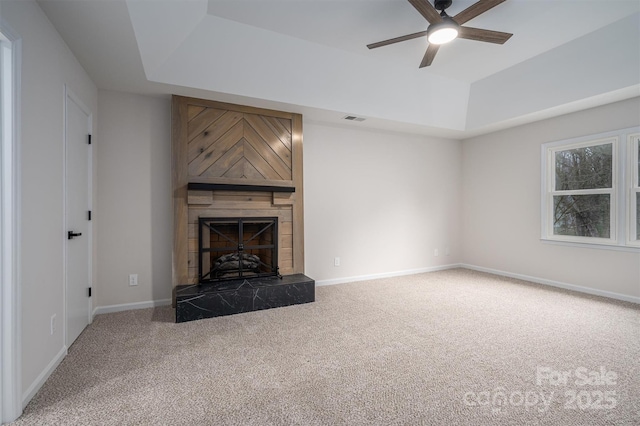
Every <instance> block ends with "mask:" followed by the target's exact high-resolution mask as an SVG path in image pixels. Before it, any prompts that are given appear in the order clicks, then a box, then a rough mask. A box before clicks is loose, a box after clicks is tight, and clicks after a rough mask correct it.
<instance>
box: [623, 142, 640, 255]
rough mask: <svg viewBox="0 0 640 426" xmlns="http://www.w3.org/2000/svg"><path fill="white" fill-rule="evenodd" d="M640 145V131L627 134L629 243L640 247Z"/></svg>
mask: <svg viewBox="0 0 640 426" xmlns="http://www.w3.org/2000/svg"><path fill="white" fill-rule="evenodd" d="M639 146H640V132H639V133H632V134H629V135H627V152H628V165H627V167H628V169H627V170H629V173H628V178H627V182H626V183H627V188H628V189H627V191H626V193H627V206H629V208H628V209H627V230H628V232H627V235H626V236H627V245H629V246H635V247H640V239H638V238H637V235H638V233H637V228H636V227H637V223H638V222H637V217H636V215H637V214H638V212H637V211H636V209H634V207H635V206H636V197H637V195H636V194H640V182H638V157H637V156H638V155H640V154H638V147H639Z"/></svg>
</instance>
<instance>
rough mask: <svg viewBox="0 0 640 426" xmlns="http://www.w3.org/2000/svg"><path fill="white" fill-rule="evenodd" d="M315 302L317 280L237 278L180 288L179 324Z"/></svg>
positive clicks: (177, 315) (298, 276) (289, 276)
mask: <svg viewBox="0 0 640 426" xmlns="http://www.w3.org/2000/svg"><path fill="white" fill-rule="evenodd" d="M313 301H315V281H314V280H313V279H311V278H309V277H307V276H306V275H303V274H294V275H285V276H283V277H282V278H278V277H275V276H271V277H259V278H247V279H235V280H229V281H221V282H217V283H207V284H202V285H197V284H194V285H181V286H178V287H177V288H176V322H186V321H193V320H198V319H203V318H213V317H219V316H223V315H232V314H240V313H243V312H252V311H259V310H262V309H270V308H279V307H282V306H290V305H298V304H301V303H310V302H313Z"/></svg>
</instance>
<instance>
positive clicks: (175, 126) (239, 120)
mask: <svg viewBox="0 0 640 426" xmlns="http://www.w3.org/2000/svg"><path fill="white" fill-rule="evenodd" d="M172 144H173V145H172V150H173V154H172V155H173V162H172V167H173V172H172V183H173V194H174V219H175V220H174V250H173V252H174V256H173V284H174V285H178V284H186V283H189V282H191V283H195V281H196V280H197V277H196V274H197V266H198V259H197V257H198V256H197V238H198V236H197V219H198V217H201V216H203V215H204V216H210V217H262V216H269V217H272V216H277V217H278V218H279V221H278V222H279V229H278V232H279V248H278V253H279V255H278V256H279V257H278V264H279V267H280V272H281V273H282V274H293V273H304V227H303V222H304V212H303V185H302V183H303V181H302V116H301V115H299V114H292V113H288V112H282V111H275V110H267V109H260V108H253V107H247V106H242V105H233V104H227V103H221V102H215V101H209V100H204V99H195V98H186V97H181V96H174V97H173V100H172ZM189 182H200V183H218V184H219V183H229V184H233V185H238V184H243V183H246V184H250V185H258V186H260V185H265V186H294V187H295V192H294V193H287V194H283V193H279V192H263V191H258V192H244V191H240V192H236V191H228V190H220V191H218V190H216V191H188V190H187V184H188V183H189Z"/></svg>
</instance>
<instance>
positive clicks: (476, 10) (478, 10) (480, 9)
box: [453, 0, 507, 25]
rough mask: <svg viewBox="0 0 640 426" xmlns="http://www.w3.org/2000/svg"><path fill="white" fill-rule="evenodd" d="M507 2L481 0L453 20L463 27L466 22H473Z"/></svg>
mask: <svg viewBox="0 0 640 426" xmlns="http://www.w3.org/2000/svg"><path fill="white" fill-rule="evenodd" d="M505 1H507V0H480V1H479V2H477V3H474V4H472V5H471V6H469V7H468V8H466V9H465V10H463V11H462V12H460V13H458V14H457V15H456V16H454V17H453V20H454V21H456V22H457V23H458V24H460V25H462V24H464V23H465V22H467V21H470V20H472V19H473V18H475V17H476V16H478V15H480V14H482V13H484V12H486V11H487V10H489V9H492V8H494V7H496V6H497V5H499V4H500V3H504V2H505Z"/></svg>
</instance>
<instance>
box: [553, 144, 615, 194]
mask: <svg viewBox="0 0 640 426" xmlns="http://www.w3.org/2000/svg"><path fill="white" fill-rule="evenodd" d="M612 153H613V144H610V143H609V144H605V145H594V146H588V147H585V148H576V149H569V150H567V151H558V152H556V191H563V190H572V189H592V188H611V180H612V179H611V175H612V173H611V170H612V160H613V156H612Z"/></svg>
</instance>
